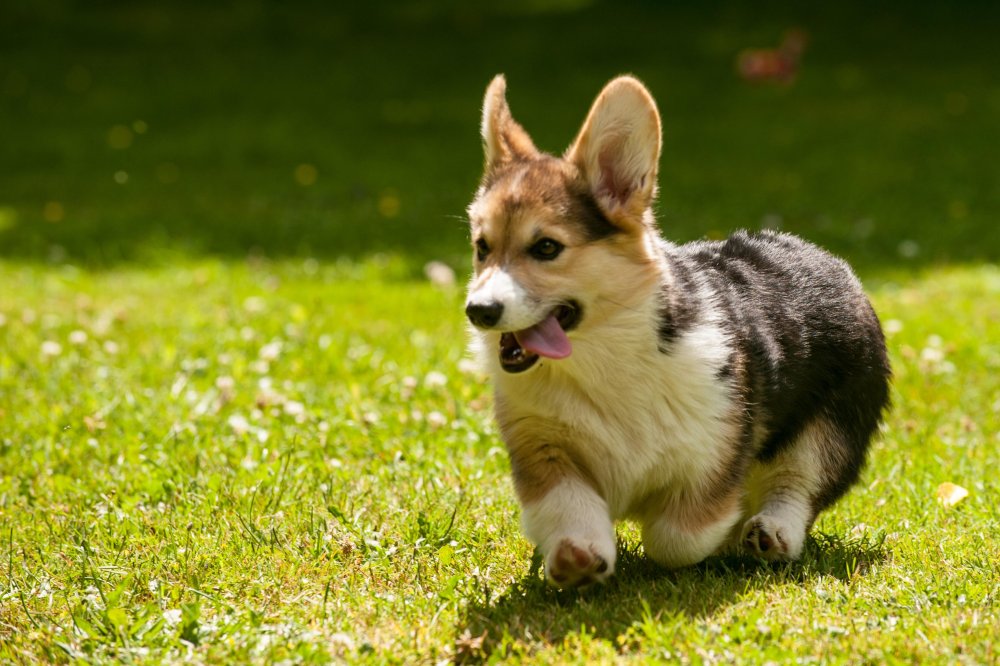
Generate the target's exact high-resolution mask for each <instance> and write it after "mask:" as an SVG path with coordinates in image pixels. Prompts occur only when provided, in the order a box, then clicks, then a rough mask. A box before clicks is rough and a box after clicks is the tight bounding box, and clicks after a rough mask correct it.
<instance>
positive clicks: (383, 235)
mask: <svg viewBox="0 0 1000 666" xmlns="http://www.w3.org/2000/svg"><path fill="white" fill-rule="evenodd" d="M998 26H1000V3H995V2H981V3H977V2H959V3H942V2H934V3H920V2H897V3H872V2H839V3H802V2H767V1H765V2H741V1H734V2H689V3H667V2H652V1H646V2H599V1H596V0H593V1H591V0H509V1H507V2H502V3H501V2H484V1H480V0H441V1H438V2H432V1H430V0H398V1H394V2H378V3H371V2H358V3H347V2H314V3H310V2H295V3H286V2H263V1H246V2H221V3H206V2H195V1H190V2H183V1H182V2H164V1H159V2H108V1H104V2H101V1H87V2H83V1H82V0H81V1H79V2H74V1H71V0H4V1H3V2H2V6H0V258H2V259H6V260H15V261H31V262H55V263H65V262H72V263H76V264H80V265H84V266H88V267H94V268H101V267H107V266H112V265H117V264H121V263H150V262H151V263H159V262H170V261H175V260H177V259H178V258H189V257H202V256H217V257H223V258H236V259H241V258H245V257H248V256H264V257H273V258H283V257H296V258H298V257H312V258H316V259H318V260H339V259H344V258H346V259H350V260H355V259H368V258H371V257H372V256H375V255H378V256H389V257H395V258H397V259H398V260H400V262H401V264H402V265H403V266H404V267H406V268H404V272H406V271H412V272H413V273H414V274H417V273H419V271H420V269H421V267H422V266H423V264H424V262H426V261H427V260H430V259H439V260H444V261H446V262H448V263H450V264H451V265H452V266H454V267H456V268H458V269H459V270H463V269H464V268H465V265H466V262H467V249H466V248H467V244H468V235H467V231H466V228H465V222H464V207H465V205H466V204H467V202H468V201H469V199H470V197H471V194H472V192H473V190H474V189H475V187H476V184H477V181H478V178H479V175H480V169H481V164H482V157H481V149H480V140H479V135H478V124H479V108H480V103H481V98H482V93H483V91H484V89H485V87H486V85H487V83H488V82H489V80H490V78H491V77H492V76H493V75H494V74H496V73H497V72H504V73H506V75H507V78H508V99H509V101H510V104H511V107H512V109H513V112H514V115H515V117H517V118H518V119H519V120H520V121H521V122H522V124H524V125H525V127H526V128H527V129H528V131H529V132H530V133H531V134H532V135H533V137H534V139H535V142H536V144H537V145H538V146H539V147H541V148H543V149H545V150H548V151H550V152H556V153H558V152H561V151H562V150H563V149H564V148H565V147H566V145H567V144H568V143H569V141H570V140H571V139H572V138H573V136H574V134H575V132H576V130H577V128H578V127H579V125H580V123H581V122H582V120H583V117H584V115H585V113H586V111H587V109H588V107H589V105H590V103H591V101H592V99H593V97H594V96H595V95H596V93H597V92H598V91H599V90H600V88H601V86H602V85H603V84H604V83H605V82H606V81H607V80H608V79H609V78H611V77H613V76H614V75H616V74H619V73H622V72H632V73H634V74H636V75H637V76H639V77H640V78H641V79H643V80H644V81H645V82H646V83H647V85H648V86H649V87H650V89H651V91H652V92H653V94H654V96H655V97H656V99H657V101H658V103H659V105H660V111H661V114H662V116H663V125H664V133H665V134H664V148H663V159H662V165H661V177H660V200H659V203H658V211H659V220H660V224H661V226H662V228H663V230H664V232H665V234H666V235H667V236H668V237H669V238H671V239H674V240H678V241H683V240H690V239H695V238H700V237H704V236H708V237H718V236H721V235H724V234H725V233H727V232H729V231H731V230H733V229H735V228H740V227H744V228H751V229H756V228H761V227H771V228H781V229H785V230H788V231H792V232H795V233H798V234H801V235H803V236H805V237H807V238H809V239H811V240H814V241H816V242H819V243H822V244H824V245H826V246H828V247H829V248H831V249H832V250H833V251H835V252H837V253H840V254H842V255H844V256H846V257H848V258H849V259H850V260H851V261H853V262H854V263H855V264H856V265H858V266H859V268H860V269H861V270H862V272H863V273H865V272H870V271H873V270H874V271H877V270H881V269H883V268H890V269H895V268H899V267H911V266H912V267H920V266H924V265H927V264H929V263H941V262H949V263H966V262H982V261H996V260H997V259H998V257H1000V232H998V227H1000V224H998V221H1000V152H998V147H1000V123H998V119H1000V44H998V39H997V35H998V32H997V30H998Z"/></svg>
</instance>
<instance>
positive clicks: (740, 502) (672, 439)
mask: <svg viewBox="0 0 1000 666" xmlns="http://www.w3.org/2000/svg"><path fill="white" fill-rule="evenodd" d="M505 88H506V84H505V81H504V78H503V76H502V75H501V76H497V77H496V78H495V79H493V81H492V83H490V85H489V88H488V89H487V91H486V98H485V101H484V102H483V113H482V139H483V144H484V148H485V153H486V165H485V173H484V174H483V179H482V182H481V185H480V187H479V189H478V191H477V192H476V195H475V199H474V200H473V201H472V203H471V205H470V206H469V208H468V215H469V221H470V224H471V237H472V244H473V251H474V264H475V273H474V275H473V277H472V279H471V282H470V284H469V287H468V298H467V301H466V304H465V312H466V315H467V316H468V319H469V321H470V322H471V324H472V330H473V338H474V340H473V347H474V348H475V349H476V351H477V354H478V355H479V356H480V359H481V361H482V362H483V363H484V365H485V367H486V368H487V369H488V372H489V374H490V375H491V377H492V381H493V385H494V390H495V412H496V420H497V423H498V425H499V429H500V433H501V435H502V437H503V440H504V442H505V443H506V446H507V450H508V452H509V455H510V464H511V468H512V473H513V479H514V488H515V491H516V493H517V497H518V499H519V501H520V503H521V506H522V525H523V529H524V532H525V533H526V535H527V536H528V537H529V538H530V539H531V540H532V541H533V542H534V543H535V544H536V545H537V546H538V548H539V549H540V552H541V554H542V556H543V557H544V566H545V576H546V578H547V579H548V580H549V581H550V582H551V583H553V584H555V585H557V586H561V587H570V586H581V585H587V584H590V583H594V582H601V581H604V580H605V579H607V577H608V576H610V575H612V573H613V572H614V569H615V555H616V539H615V521H617V520H622V519H628V520H634V521H637V522H638V523H639V525H640V526H641V528H642V543H643V547H644V550H645V552H646V554H647V555H648V556H649V557H651V558H652V559H653V560H655V561H656V562H658V563H660V564H661V565H663V566H666V567H683V566H687V565H691V564H695V563H697V562H700V561H701V560H703V559H704V558H706V557H708V556H710V555H712V554H714V553H718V552H720V551H727V550H729V549H730V548H731V547H734V546H735V547H740V548H742V549H744V550H745V551H747V552H749V553H750V554H752V555H755V556H758V557H762V558H767V559H777V560H792V559H795V558H797V557H799V555H800V554H801V552H802V547H803V542H804V541H805V537H806V533H807V531H808V530H809V529H810V527H811V526H812V524H813V521H815V519H816V515H817V514H818V513H819V512H820V511H821V510H823V509H825V508H826V507H828V506H830V505H831V504H832V503H833V502H834V501H835V500H836V499H837V498H839V497H840V496H841V495H843V494H844V492H845V491H846V490H847V489H848V487H849V486H851V484H853V483H854V482H855V481H856V480H857V479H858V475H859V473H860V470H861V468H862V465H863V464H864V461H865V454H866V450H867V449H868V446H869V442H870V440H871V438H872V435H873V434H874V433H875V431H876V429H877V428H878V425H879V422H880V420H881V417H882V412H883V410H884V409H885V408H886V406H887V403H888V396H889V376H890V369H889V363H888V359H887V356H886V349H885V340H884V338H883V335H882V330H881V327H880V324H879V320H878V318H877V316H876V315H875V312H874V310H873V309H872V306H871V304H870V303H869V301H868V299H867V298H866V297H865V295H864V293H863V291H862V289H861V284H860V283H859V281H858V279H857V278H856V277H855V276H854V274H853V273H852V271H851V269H850V268H849V267H848V266H847V264H845V263H844V262H843V261H841V260H840V259H837V258H836V257H833V256H831V255H830V254H828V253H826V252H825V251H823V250H821V249H819V248H818V247H816V246H814V245H811V244H809V243H807V242H805V241H803V240H801V239H799V238H796V237H794V236H791V235H788V234H781V233H772V232H761V233H747V232H738V233H736V234H735V235H733V236H732V237H730V238H729V239H727V240H724V241H701V242H695V243H689V244H686V245H675V244H672V243H670V242H668V241H666V240H664V239H663V238H662V237H661V235H660V233H659V231H658V229H657V226H656V222H655V220H654V218H653V212H652V208H651V206H652V204H653V201H654V198H655V196H656V189H657V186H656V178H657V164H658V161H659V157H660V116H659V113H658V111H657V108H656V104H655V102H654V101H653V98H652V97H651V96H650V93H649V92H648V91H647V90H646V88H645V87H644V86H643V84H642V83H640V82H639V81H638V80H636V79H635V78H632V77H629V76H622V77H619V78H617V79H614V80H613V81H611V82H610V83H609V84H608V85H607V86H606V87H605V88H604V90H602V91H601V93H600V95H598V97H597V99H596V101H595V102H594V104H593V106H592V108H591V109H590V113H589V115H588V116H587V118H586V120H585V121H584V123H583V127H582V128H581V129H580V132H579V134H578V135H577V137H576V140H575V141H573V143H572V145H571V146H570V147H569V149H568V150H567V151H566V152H565V154H563V156H562V157H556V156H553V155H549V154H546V153H543V152H541V151H539V150H538V149H537V148H535V146H534V144H533V143H532V140H531V138H530V137H529V136H528V134H527V133H526V132H525V130H524V129H523V128H522V127H521V126H520V125H519V124H518V123H517V122H515V120H514V119H513V118H512V117H511V113H510V109H509V107H508V105H507V101H506V97H505Z"/></svg>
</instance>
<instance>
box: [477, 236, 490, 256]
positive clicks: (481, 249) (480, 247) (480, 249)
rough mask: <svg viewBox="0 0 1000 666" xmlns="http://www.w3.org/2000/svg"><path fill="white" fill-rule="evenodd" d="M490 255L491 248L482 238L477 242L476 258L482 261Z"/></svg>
mask: <svg viewBox="0 0 1000 666" xmlns="http://www.w3.org/2000/svg"><path fill="white" fill-rule="evenodd" d="M489 253H490V246H489V245H488V244H487V243H486V241H485V240H483V239H482V238H480V239H478V240H476V258H477V259H479V261H482V260H483V259H485V258H486V255H488V254H489Z"/></svg>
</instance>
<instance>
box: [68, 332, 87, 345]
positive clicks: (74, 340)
mask: <svg viewBox="0 0 1000 666" xmlns="http://www.w3.org/2000/svg"><path fill="white" fill-rule="evenodd" d="M69 341H70V344H74V345H85V344H87V332H86V331H81V330H79V329H77V330H75V331H73V332H72V333H70V334H69Z"/></svg>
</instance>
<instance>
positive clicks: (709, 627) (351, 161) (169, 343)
mask: <svg viewBox="0 0 1000 666" xmlns="http://www.w3.org/2000/svg"><path fill="white" fill-rule="evenodd" d="M4 14H5V15H4ZM997 18H998V16H997V12H996V10H995V9H994V8H992V7H990V6H988V5H978V4H969V5H968V6H966V7H965V9H964V10H963V11H961V12H959V11H958V10H957V9H956V10H949V9H948V8H944V7H937V6H934V5H928V6H926V7H924V6H922V5H919V4H918V5H915V6H911V5H906V6H905V11H904V10H903V9H900V10H898V11H893V10H888V9H883V10H875V9H872V8H870V7H858V8H852V7H849V6H847V7H833V6H830V7H826V8H819V7H813V8H807V7H806V8H797V7H796V6H795V5H791V4H787V5H786V4H780V3H778V4H772V3H764V4H760V3H753V4H750V3H747V4H742V3H726V4H715V3H713V4H710V5H706V6H705V7H702V8H700V9H698V10H697V11H695V10H694V9H687V10H685V9H680V8H669V7H663V6H661V5H659V4H655V3H646V4H643V3H640V4H636V5H630V6H629V7H626V8H621V7H618V6H616V5H615V4H601V3H597V4H590V3H585V2H573V1H570V0H564V1H560V0H546V1H541V0H536V1H533V2H529V1H521V2H516V3H513V4H511V5H509V7H508V8H507V9H506V10H504V11H502V12H499V13H494V12H492V11H491V10H488V9H487V8H486V6H485V5H484V6H482V7H480V6H479V5H476V4H472V5H467V4H466V3H457V2H442V3H439V4H437V5H435V4H431V3H417V2H396V3H386V4H384V5H382V6H380V7H379V8H378V9H368V10H365V11H362V10H361V9H357V10H354V11H352V12H347V11H334V10H331V9H330V8H328V7H326V5H318V4H317V5H297V6H289V5H284V4H282V5H277V4H270V3H260V4H238V5H233V6H229V7H226V8H224V9H222V8H218V9H212V8H208V7H207V6H203V5H201V4H195V3H191V4H187V3H177V4H175V5H169V6H168V5H162V6H161V5H148V6H146V5H142V4H130V5H127V6H124V5H123V6H117V5H116V4H113V3H99V4H96V5H94V6H88V7H87V8H81V7H77V5H75V4H73V3H69V2H59V1H54V0H46V1H45V2H32V3H29V2H13V3H9V4H8V5H7V6H6V7H5V8H4V9H3V10H0V86H2V87H0V127H4V128H6V129H5V130H4V137H3V140H2V141H0V662H14V663H21V662H27V663H51V662H57V663H64V662H79V663H118V662H137V663H164V662H167V663H174V662H180V661H191V662H195V663H272V662H285V663H299V662H306V663H325V662H328V661H330V660H331V659H332V660H345V661H351V662H355V661H357V662H368V663H413V662H418V663H425V662H438V661H448V660H455V661H479V660H492V661H510V662H525V663H546V662H555V663H562V662H575V663H579V662H612V661H618V660H625V659H629V658H636V659H641V660H644V661H661V662H684V663H720V662H722V663H731V662H734V661H735V662H737V663H757V662H761V663H762V662H767V661H772V662H776V663H784V662H789V661H796V660H798V661H818V662H832V663H858V662H876V663H918V662H919V663H949V664H950V663H956V662H960V663H977V664H978V663H983V664H987V663H996V662H997V661H998V660H1000V647H998V646H997V643H996V639H995V635H996V633H997V632H996V628H997V626H1000V610H998V609H1000V574H998V571H997V566H998V565H997V563H998V562H1000V540H998V539H997V534H998V533H1000V515H998V508H997V507H998V502H997V498H998V497H1000V483H998V481H997V474H996V469H998V468H1000V324H998V323H997V322H1000V268H998V267H997V261H998V259H1000V231H998V228H1000V227H998V225H997V224H996V220H997V219H998V218H1000V183H997V177H996V169H995V161H996V158H995V152H996V151H995V146H996V145H997V141H998V140H1000V132H998V129H997V127H996V123H995V118H996V115H997V113H998V112H1000V85H998V84H997V82H996V80H995V72H996V71H998V65H1000V56H998V54H1000V50H997V49H996V47H995V46H994V42H995V39H994V37H993V35H992V31H993V26H994V25H995V24H996V23H995V21H996V19H997ZM792 25H801V26H804V27H805V28H806V29H808V30H809V32H810V35H811V40H812V41H811V44H810V47H809V50H808V51H807V53H806V56H805V61H804V65H803V70H802V72H801V75H800V77H799V80H798V81H797V82H796V83H795V84H794V85H793V86H791V87H773V86H752V85H748V84H746V83H744V82H742V81H740V80H739V78H738V77H736V76H735V74H734V73H733V67H732V63H733V58H734V55H735V54H736V53H737V52H738V51H739V50H740V49H741V48H744V47H747V46H767V45H769V44H772V43H776V42H777V41H778V39H779V38H780V35H781V31H782V30H783V29H785V28H787V27H789V26H792ZM608 34H611V35H614V36H615V39H616V40H618V41H616V42H615V45H616V48H614V49H610V50H604V51H602V52H601V53H598V52H596V51H595V48H594V45H595V44H606V43H607V42H606V41H601V40H602V39H605V40H606V36H607V35H608ZM497 71H506V73H507V75H508V81H509V87H510V89H509V96H510V101H511V105H512V107H513V110H514V113H515V115H517V116H519V117H520V119H521V120H522V121H523V122H524V124H525V125H526V126H527V127H528V129H529V130H530V131H532V132H533V133H534V134H535V138H536V140H537V142H538V143H539V144H540V145H541V146H543V147H545V148H548V149H550V150H559V149H561V148H562V147H563V146H564V145H565V144H566V143H567V142H568V141H569V140H570V138H571V137H572V135H573V133H574V131H575V129H576V127H577V126H578V124H579V122H580V121H581V119H582V116H583V114H584V112H585V110H586V108H587V105H588V104H589V101H590V99H591V98H592V96H593V95H594V94H595V93H596V92H597V90H599V88H600V86H601V84H602V83H603V82H604V81H605V80H606V79H608V78H610V77H611V76H612V75H614V74H615V73H618V72H619V71H633V72H635V73H636V74H638V75H639V76H641V77H642V78H643V79H644V80H646V81H647V83H648V84H649V85H650V88H651V89H652V91H653V93H654V94H655V95H656V96H657V99H658V101H659V103H660V108H661V113H662V115H663V117H664V126H665V133H666V134H665V145H664V162H663V169H662V175H661V192H662V194H661V203H660V205H659V218H660V221H661V225H662V227H663V228H664V231H665V233H666V234H667V235H668V236H669V237H671V238H674V239H677V240H687V239H692V238H698V237H701V236H705V235H708V236H719V235H722V234H725V233H726V232H728V231H729V230H731V229H734V228H738V227H750V228H759V227H761V226H772V227H773V226H780V227H782V228H784V229H786V230H790V231H794V232H796V233H799V234H801V235H803V236H805V237H807V238H810V239H811V240H814V241H817V242H820V243H822V244H824V245H826V246H828V247H830V248H831V249H833V250H834V251H836V252H837V253H839V254H841V255H843V256H845V257H847V258H848V259H849V260H850V261H851V262H852V263H854V264H855V265H856V266H857V267H858V268H859V272H860V274H861V277H862V279H863V281H864V283H865V286H866V289H867V290H868V292H869V293H870V294H871V296H872V299H873V301H874V303H875V306H876V309H877V310H878V312H879V314H880V316H881V318H882V321H883V323H884V325H885V328H886V331H887V338H888V342H889V348H890V353H891V356H892V363H893V368H894V372H895V380H894V386H893V396H892V397H893V402H894V406H893V409H892V411H891V412H890V413H889V415H888V417H887V420H886V424H885V426H884V428H883V430H882V432H881V434H880V436H879V438H878V440H877V442H876V444H875V446H874V447H873V450H872V455H871V459H870V464H869V466H868V468H867V469H866V471H865V473H864V475H863V478H862V481H861V483H860V484H859V485H858V486H857V487H856V488H854V489H853V490H852V491H851V492H850V493H849V494H848V495H847V496H846V497H845V498H844V499H843V500H842V501H841V502H839V503H838V504H837V505H836V506H835V507H834V508H833V509H832V510H831V511H829V512H827V513H826V514H824V515H823V517H822V518H821V520H820V521H819V523H818V524H817V526H816V528H815V529H814V531H813V534H812V537H811V540H810V543H809V545H808V547H807V551H806V554H805V556H804V558H803V559H802V561H801V562H798V563H794V564H788V565H768V564H764V563H761V562H757V561H754V560H750V559H742V558H713V559H710V560H709V561H707V562H706V563H704V564H702V565H700V566H698V567H694V568H692V569H687V570H682V571H674V572H670V571H663V570H660V569H658V568H657V567H656V566H655V565H653V564H651V563H650V562H649V561H647V560H646V559H645V558H644V556H643V554H642V550H641V546H640V545H639V539H638V535H637V533H636V531H635V530H634V529H633V528H632V527H631V526H629V525H623V526H622V527H621V528H620V530H619V536H620V546H619V550H620V552H619V557H620V564H619V567H618V574H617V575H616V577H615V578H614V579H613V580H612V581H611V582H610V583H609V584H608V585H606V586H604V587H601V588H599V589H592V590H587V591H585V592H582V593H580V592H575V591H557V590H554V589H550V588H548V587H547V586H546V585H545V584H544V582H543V580H542V577H541V573H540V572H539V569H538V563H537V562H536V561H534V560H533V557H532V549H531V546H530V544H529V543H528V542H527V541H526V540H525V539H524V538H523V537H522V536H521V534H520V532H519V528H518V507H517V503H516V501H515V499H514V496H513V492H512V488H511V486H510V482H509V479H508V473H509V465H508V462H507V459H506V454H505V452H504V450H503V445H502V442H500V440H499V439H498V437H497V434H496V431H495V428H494V427H493V424H492V421H491V416H490V409H491V397H490V393H489V389H488V386H487V385H486V383H485V380H484V378H483V377H481V376H480V375H478V374H477V373H476V371H475V370H474V369H471V368H470V367H469V363H468V362H467V361H466V360H465V359H466V351H465V329H464V323H463V318H462V313H461V310H462V289H461V282H462V280H463V279H464V277H463V276H464V275H466V274H467V261H468V257H467V254H468V251H467V249H466V247H467V243H468V237H467V234H466V231H465V229H464V227H463V224H464V222H463V218H462V215H463V207H464V205H465V203H466V202H467V200H468V198H469V196H470V195H471V192H472V190H473V189H474V187H475V185H476V180H477V178H478V173H477V171H478V169H479V167H480V164H481V156H480V153H479V143H478V136H477V124H478V106H479V103H480V95H481V94H482V90H483V88H484V87H485V84H486V83H487V82H488V80H489V78H490V76H492V74H494V73H495V72H497ZM11 128H13V129H11ZM431 259H437V260H443V261H445V262H446V263H448V264H450V265H451V266H452V267H453V268H454V269H455V270H456V271H457V272H458V280H457V282H458V284H457V285H456V286H451V287H448V286H443V287H442V286H435V285H433V284H431V283H430V282H429V281H428V280H427V279H426V278H425V277H424V276H423V270H422V269H423V266H424V263H425V262H426V261H428V260H431ZM947 483H951V484H955V485H957V486H960V487H961V488H963V489H965V490H966V491H967V492H968V495H967V496H965V497H964V498H962V499H958V497H959V496H958V495H949V494H947V493H944V498H945V500H948V499H949V498H950V500H951V501H943V500H942V493H943V492H944V491H943V489H942V484H947ZM945 488H947V487H945ZM955 500H957V501H955Z"/></svg>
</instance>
